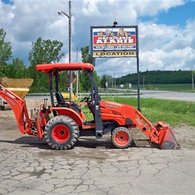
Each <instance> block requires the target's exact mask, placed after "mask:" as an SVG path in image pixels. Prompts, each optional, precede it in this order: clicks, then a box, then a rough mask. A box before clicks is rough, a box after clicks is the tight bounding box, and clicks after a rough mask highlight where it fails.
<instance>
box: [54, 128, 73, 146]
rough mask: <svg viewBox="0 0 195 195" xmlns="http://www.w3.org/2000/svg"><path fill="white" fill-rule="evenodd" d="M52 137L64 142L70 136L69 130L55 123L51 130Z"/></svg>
mask: <svg viewBox="0 0 195 195" xmlns="http://www.w3.org/2000/svg"><path fill="white" fill-rule="evenodd" d="M52 138H53V139H54V140H55V141H56V142H58V143H63V142H66V141H67V140H68V139H69V138H70V130H69V129H68V127H66V126H65V125H56V126H55V127H54V128H53V130H52Z"/></svg>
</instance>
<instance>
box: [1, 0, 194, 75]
mask: <svg viewBox="0 0 195 195" xmlns="http://www.w3.org/2000/svg"><path fill="white" fill-rule="evenodd" d="M67 2H68V1H67V0H11V1H10V0H0V28H3V29H4V30H5V31H6V32H7V36H6V39H7V40H8V41H10V42H11V44H12V48H13V57H19V58H21V59H23V60H24V62H25V63H26V64H27V65H28V64H29V62H28V54H29V51H30V48H31V45H32V42H34V41H36V39H37V38H38V37H42V38H44V39H57V40H59V41H62V42H63V43H64V47H63V52H65V53H66V56H65V58H63V59H62V61H65V62H67V61H68V55H67V54H68V53H67V51H68V49H67V48H68V46H67V43H68V40H67V38H68V20H67V19H66V18H65V17H62V16H61V17H60V16H58V15H57V12H58V11H59V10H64V11H67V10H68V3H67ZM47 12H49V14H48V13H47ZM72 13H73V24H72V27H73V33H72V36H73V38H72V41H73V47H72V49H73V51H72V56H73V60H75V59H76V51H77V48H81V47H83V46H85V45H89V44H90V37H89V36H90V26H95V25H111V24H112V23H113V21H114V20H115V19H116V20H117V22H118V24H119V25H135V24H138V25H139V40H140V41H139V43H140V70H141V71H145V70H178V69H185V70H190V69H192V68H194V67H195V55H194V54H195V32H194V29H195V1H194V0H147V1H146V0H72ZM119 67H120V71H119ZM96 70H97V72H98V74H100V75H102V74H105V73H106V74H111V75H116V76H121V75H125V74H128V73H132V72H136V62H135V60H134V59H132V58H131V59H129V58H114V59H110V58H107V59H97V60H96Z"/></svg>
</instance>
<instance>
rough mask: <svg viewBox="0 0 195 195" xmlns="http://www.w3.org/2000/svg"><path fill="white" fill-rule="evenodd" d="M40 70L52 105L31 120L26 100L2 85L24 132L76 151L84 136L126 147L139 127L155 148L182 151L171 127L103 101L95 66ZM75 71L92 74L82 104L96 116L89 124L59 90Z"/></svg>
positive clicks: (56, 66) (0, 93)
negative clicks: (67, 75) (108, 139)
mask: <svg viewBox="0 0 195 195" xmlns="http://www.w3.org/2000/svg"><path fill="white" fill-rule="evenodd" d="M36 69H37V70H38V71H41V72H43V73H46V74H47V75H48V76H49V89H50V97H51V105H50V106H47V105H46V102H45V103H43V104H41V105H40V109H39V110H36V111H34V112H33V113H32V114H31V117H29V114H28V111H27V107H26V102H25V100H24V99H22V98H20V97H18V96H17V95H16V94H14V93H13V92H11V91H10V90H8V89H6V88H5V87H3V86H2V85H0V96H1V97H2V98H3V99H4V100H6V101H7V102H8V104H9V105H10V107H11V108H12V110H13V112H14V114H15V117H16V121H17V124H18V127H19V129H20V132H21V133H23V134H29V135H34V136H37V137H38V138H40V139H42V138H45V140H46V142H47V143H48V145H50V146H51V148H53V149H61V150H66V149H70V148H73V147H74V145H75V144H76V142H77V140H78V138H79V137H80V136H96V138H102V136H103V135H105V134H107V133H110V134H111V139H112V143H113V144H114V145H115V146H116V147H117V148H126V147H128V146H129V145H130V144H131V142H132V137H131V129H132V128H139V129H140V130H141V131H142V132H143V133H144V134H145V135H146V136H147V137H148V138H149V141H150V143H151V145H152V146H154V147H157V148H160V149H177V148H179V144H178V143H177V141H176V139H175V136H174V134H173V131H172V130H171V128H170V127H169V126H168V125H167V124H165V123H163V122H157V123H156V124H155V125H153V124H151V123H150V122H149V121H148V120H147V119H146V118H145V117H144V116H143V115H142V114H141V113H140V112H139V111H137V110H136V109H135V108H134V107H132V106H130V105H123V104H119V103H114V102H110V101H103V100H101V98H100V96H99V95H98V88H97V86H96V84H95V82H94V78H93V71H94V67H93V65H92V64H89V63H68V64H40V65H37V66H36ZM74 70H81V71H86V72H87V73H88V76H89V80H90V83H91V93H90V94H89V96H88V97H85V98H84V99H83V100H82V101H85V102H86V104H87V106H88V108H89V110H90V111H91V113H92V114H93V117H94V120H92V121H86V118H85V115H84V114H83V112H82V110H81V109H80V108H79V106H78V105H77V104H76V103H75V102H72V101H65V100H64V98H63V96H62V94H61V93H60V91H59V79H60V76H61V75H62V74H60V72H62V71H74ZM53 78H54V79H53ZM53 83H55V92H54V89H53ZM54 96H55V97H54Z"/></svg>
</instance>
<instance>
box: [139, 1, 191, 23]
mask: <svg viewBox="0 0 195 195" xmlns="http://www.w3.org/2000/svg"><path fill="white" fill-rule="evenodd" d="M194 19H195V1H190V0H188V1H186V3H185V4H183V5H180V6H177V7H173V8H170V9H169V10H168V11H163V12H160V13H158V14H157V15H156V16H145V17H141V20H142V21H145V22H146V21H151V20H155V21H156V22H157V23H159V24H166V25H180V26H181V27H182V26H184V25H185V24H186V21H187V20H194Z"/></svg>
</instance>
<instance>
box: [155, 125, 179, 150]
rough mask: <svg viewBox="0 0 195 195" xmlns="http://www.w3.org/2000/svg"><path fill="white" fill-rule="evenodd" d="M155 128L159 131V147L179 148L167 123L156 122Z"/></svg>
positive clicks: (165, 148)
mask: <svg viewBox="0 0 195 195" xmlns="http://www.w3.org/2000/svg"><path fill="white" fill-rule="evenodd" d="M156 128H157V130H158V132H159V142H160V148H161V149H164V150H167V149H169V150H173V149H180V145H179V144H178V143H177V141H176V138H175V135H174V133H173V130H172V129H171V128H170V127H169V126H168V125H167V124H165V123H163V122H158V123H157V125H156Z"/></svg>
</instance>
